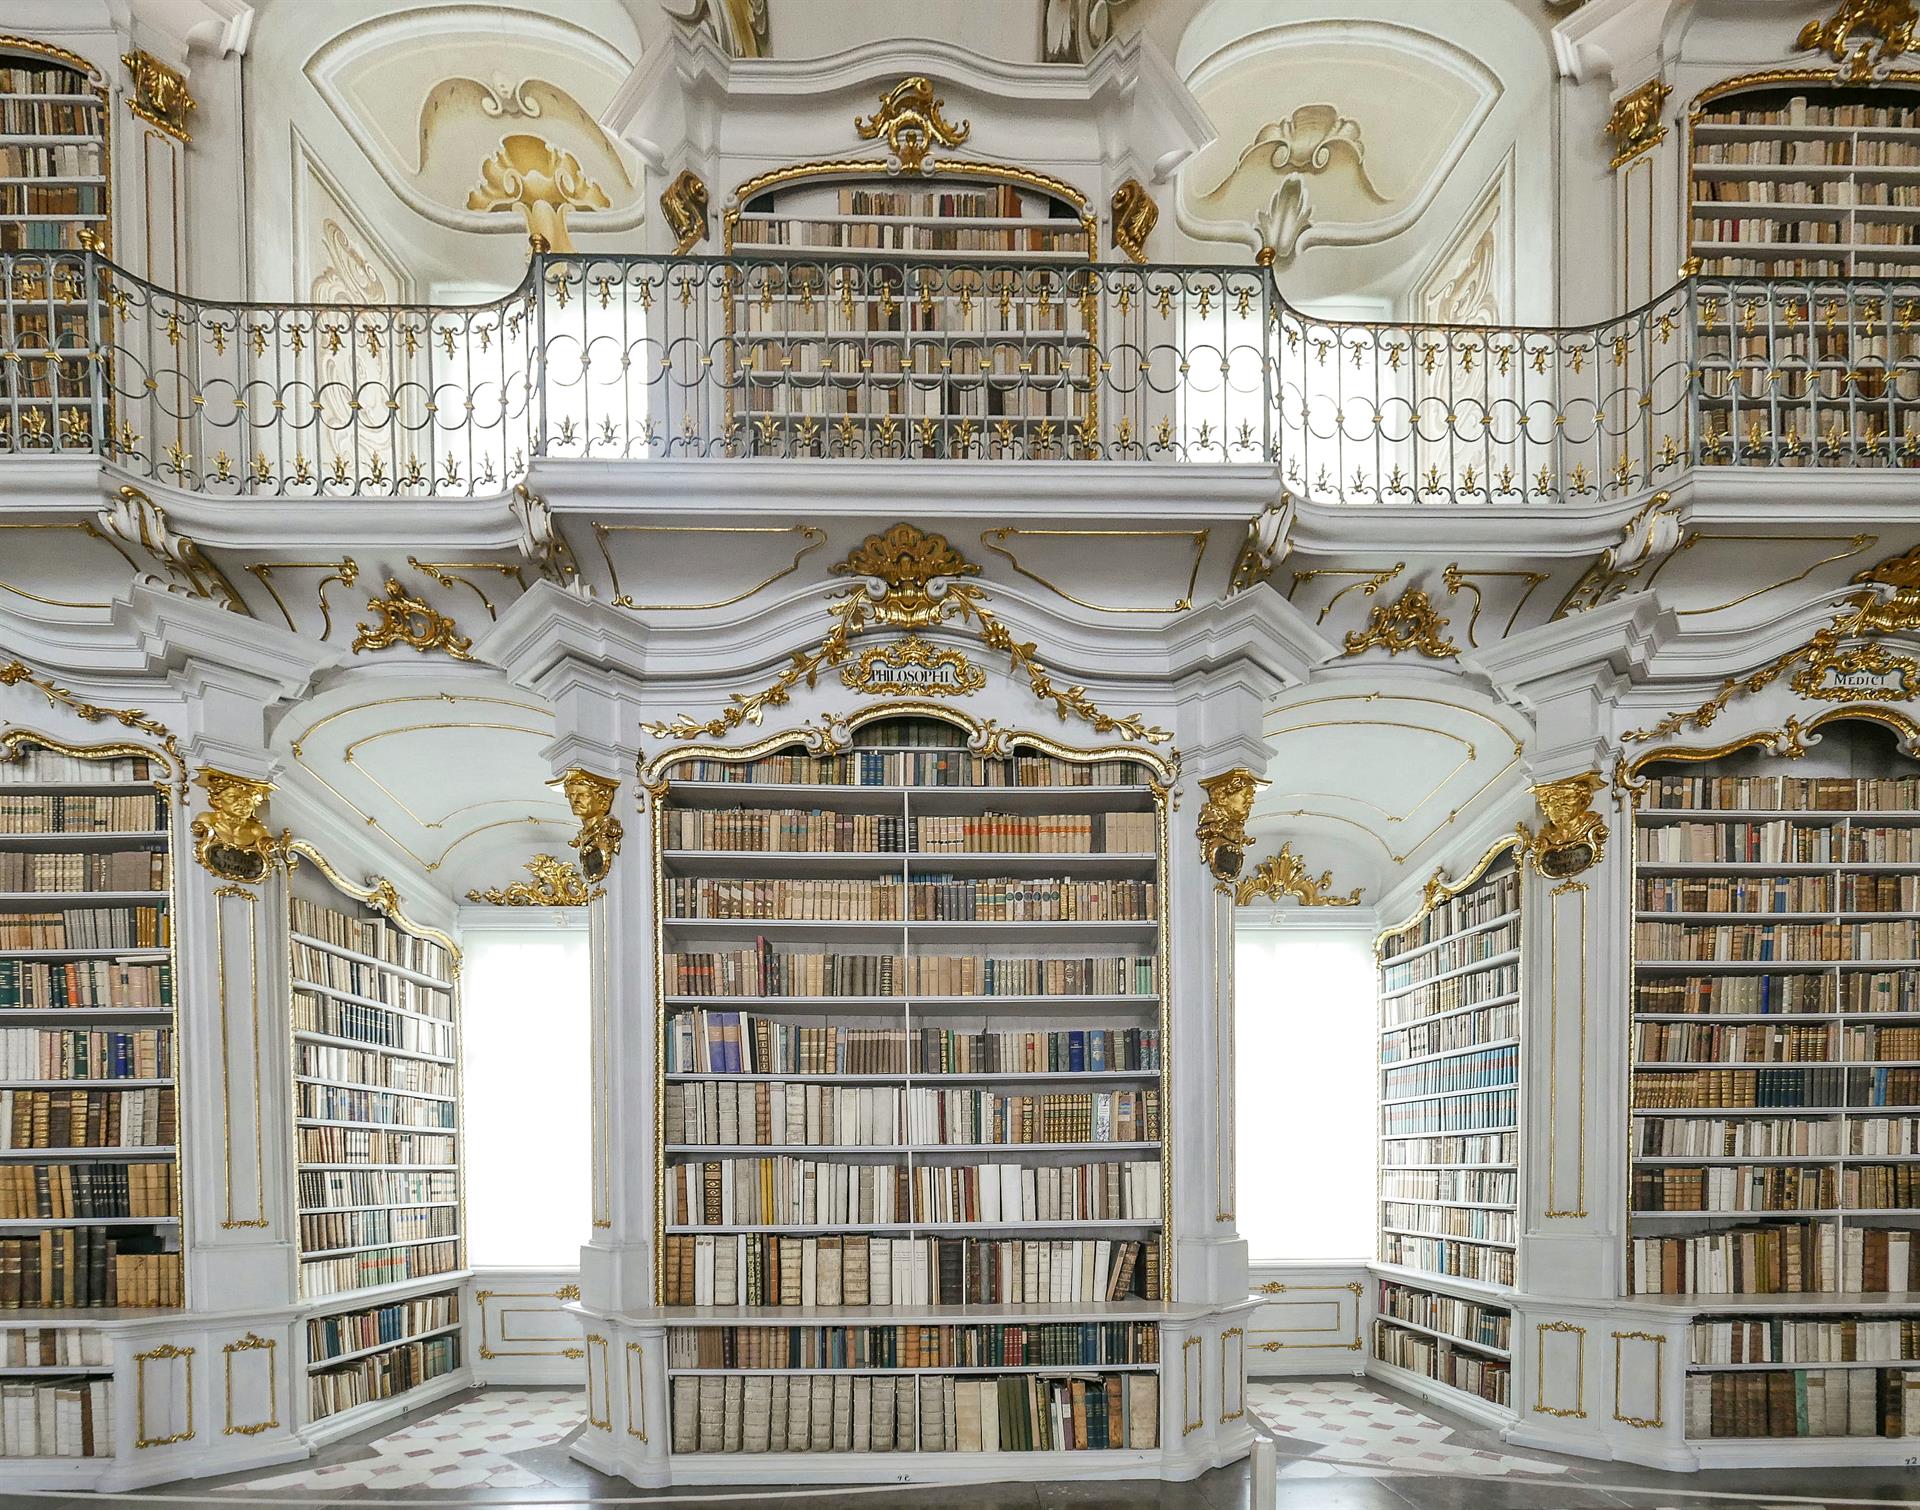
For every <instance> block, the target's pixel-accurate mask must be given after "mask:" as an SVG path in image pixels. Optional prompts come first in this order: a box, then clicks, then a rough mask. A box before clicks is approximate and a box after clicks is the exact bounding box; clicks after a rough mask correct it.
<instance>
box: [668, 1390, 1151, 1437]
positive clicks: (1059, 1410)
mask: <svg viewBox="0 0 1920 1510" xmlns="http://www.w3.org/2000/svg"><path fill="white" fill-rule="evenodd" d="M672 1415H673V1450H674V1451H675V1452H676V1453H696V1452H698V1453H722V1452H739V1453H757V1452H1088V1451H1114V1450H1120V1449H1135V1450H1140V1449H1145V1448H1151V1447H1158V1446H1159V1445H1160V1381H1159V1377H1158V1376H1157V1375H1155V1374H1151V1373H1132V1374H1108V1375H1104V1376H1103V1375H1098V1374H1096V1375H1092V1376H1090V1377H1088V1378H1078V1377H1075V1378H1071V1379H1056V1378H1049V1377H1046V1376H1043V1375H1036V1374H1009V1375H1003V1376H1002V1377H1000V1378H998V1379H976V1378H972V1377H968V1378H961V1379H956V1378H953V1377H952V1376H950V1375H949V1376H945V1377H942V1376H939V1375H930V1376H927V1377H923V1378H915V1377H913V1376H911V1375H909V1376H904V1377H902V1376H894V1375H886V1374H882V1375H878V1376H866V1375H863V1376H860V1377H853V1376H850V1375H846V1374H840V1375H831V1374H815V1375H811V1376H809V1375H805V1374H797V1375H788V1374H771V1375H769V1374H732V1375H727V1376H724V1377H723V1376H712V1377H706V1378H695V1377H692V1376H689V1375H684V1374H683V1375H681V1376H680V1377H678V1378H676V1379H675V1380H674V1381H673V1406H672Z"/></svg>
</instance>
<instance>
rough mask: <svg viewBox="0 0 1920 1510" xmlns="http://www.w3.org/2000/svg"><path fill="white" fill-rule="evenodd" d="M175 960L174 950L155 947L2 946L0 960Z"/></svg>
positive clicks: (140, 962) (130, 961) (123, 961)
mask: <svg viewBox="0 0 1920 1510" xmlns="http://www.w3.org/2000/svg"><path fill="white" fill-rule="evenodd" d="M172 958H173V950H171V949H169V948H160V947H154V946H140V947H133V948H126V949H116V948H100V949H15V948H12V947H10V946H9V945H5V944H0V960H6V959H18V960H36V961H38V960H49V961H52V960H99V961H100V962H101V963H103V964H114V963H117V964H158V963H160V962H161V961H164V960H170V959H172Z"/></svg>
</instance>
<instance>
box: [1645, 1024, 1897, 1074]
mask: <svg viewBox="0 0 1920 1510" xmlns="http://www.w3.org/2000/svg"><path fill="white" fill-rule="evenodd" d="M1890 1031H1892V1032H1896V1033H1913V1034H1915V1035H1916V1036H1917V1037H1920V1029H1911V1028H1910V1029H1892V1030H1890ZM1633 1039H1634V1057H1635V1058H1636V1059H1638V1060H1639V1061H1640V1062H1641V1063H1642V1064H1657V1063H1659V1062H1660V1061H1662V1060H1666V1061H1671V1062H1674V1063H1684V1062H1686V1061H1688V1060H1697V1059H1711V1060H1717V1061H1719V1062H1720V1063H1722V1064H1741V1063H1746V1064H1785V1063H1792V1062H1795V1061H1799V1060H1813V1061H1821V1060H1828V1059H1838V1058H1839V1057H1840V1024H1839V1023H1837V1022H1817V1023H1796V1024H1793V1025H1792V1026H1790V1027H1774V1026H1773V1025H1772V1024H1770V1023H1758V1024H1755V1023H1719V1022H1643V1023H1640V1024H1638V1025H1637V1026H1636V1027H1635V1028H1634V1030H1633ZM1895 1042H1896V1041H1890V1043H1889V1046H1890V1047H1892V1046H1895ZM1867 1057H1869V1058H1872V1057H1875V1056H1873V1055H1869V1056H1867ZM1886 1057H1887V1058H1889V1059H1911V1058H1914V1057H1916V1056H1915V1055H1912V1054H1889V1055H1887V1056H1886Z"/></svg>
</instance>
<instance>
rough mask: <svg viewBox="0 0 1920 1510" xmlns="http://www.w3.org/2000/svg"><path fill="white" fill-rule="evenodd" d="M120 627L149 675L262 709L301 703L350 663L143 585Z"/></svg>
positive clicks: (117, 608) (119, 611) (122, 609)
mask: <svg viewBox="0 0 1920 1510" xmlns="http://www.w3.org/2000/svg"><path fill="white" fill-rule="evenodd" d="M113 625H114V627H115V628H116V629H117V630H119V631H120V632H121V633H122V634H123V635H124V636H125V637H126V638H128V639H129V640H130V641H132V642H133V643H134V644H135V645H136V646H137V647H138V650H139V653H140V655H141V657H142V659H143V663H144V669H145V671H146V674H147V675H149V676H152V677H164V678H166V679H167V680H168V681H170V682H173V683H175V684H176V685H179V684H188V685H195V686H201V685H206V684H209V683H217V684H222V685H227V686H231V687H244V688H247V689H250V690H251V691H253V692H254V693H255V694H256V695H257V696H258V697H259V698H260V700H261V703H262V705H263V706H264V704H266V703H267V702H271V701H275V700H277V699H280V698H285V697H296V696H298V695H300V694H301V693H303V692H304V691H306V690H307V688H308V687H309V686H310V685H311V684H312V682H313V678H314V677H315V676H316V675H317V674H318V673H319V672H320V671H322V670H323V669H325V668H326V667H328V666H333V665H338V664H339V663H340V662H341V661H342V660H343V659H344V657H343V654H342V652H341V651H339V650H337V649H335V648H333V647H331V646H328V645H325V644H322V643H320V642H319V641H316V640H310V639H306V638H304V637H303V636H301V635H297V634H295V633H294V632H293V631H292V630H290V629H283V628H280V627H278V626H276V625H274V624H270V623H268V622H266V621H265V620H262V619H251V618H246V617H244V616H243V615H240V614H237V613H231V612H229V611H228V610H226V609H224V608H220V607H217V606H215V605H214V604H213V603H210V602H207V601H204V600H202V599H198V598H187V597H182V596H180V595H179V594H177V593H169V592H163V591H160V590H159V589H157V588H151V587H142V586H139V585H138V584H135V585H133V586H131V587H130V588H129V589H128V591H127V595H126V596H125V597H124V598H122V599H120V600H119V601H117V602H116V603H115V604H114V605H113Z"/></svg>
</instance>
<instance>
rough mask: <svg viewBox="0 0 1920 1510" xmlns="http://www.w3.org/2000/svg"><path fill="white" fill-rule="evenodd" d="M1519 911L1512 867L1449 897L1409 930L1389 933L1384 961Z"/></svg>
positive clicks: (1516, 875)
mask: <svg viewBox="0 0 1920 1510" xmlns="http://www.w3.org/2000/svg"><path fill="white" fill-rule="evenodd" d="M1519 910H1520V874H1519V872H1518V871H1517V870H1515V869H1513V868H1512V867H1508V868H1506V869H1505V870H1502V871H1501V872H1500V873H1499V874H1498V875H1494V876H1489V877H1486V878H1484V879H1483V880H1482V881H1481V882H1480V883H1479V884H1478V885H1476V886H1473V887H1471V888H1469V889H1468V890H1466V891H1463V892H1461V893H1460V895H1459V896H1457V897H1450V898H1448V899H1447V900H1446V901H1444V902H1442V903H1441V904H1440V905H1439V906H1438V907H1435V908H1434V909H1433V911H1431V912H1429V913H1428V914H1427V915H1426V916H1425V917H1423V918H1422V919H1420V921H1419V922H1417V923H1415V924H1413V925H1412V926H1411V927H1408V928H1402V929H1401V930H1400V931H1399V932H1397V933H1390V934H1388V935H1387V936H1386V937H1385V938H1384V939H1382V940H1381V948H1382V951H1383V957H1384V958H1385V959H1386V960H1388V961H1389V962H1390V961H1391V960H1392V959H1393V956H1394V955H1396V954H1402V953H1405V952H1406V951H1407V950H1409V949H1417V948H1420V947H1422V946H1424V945H1426V944H1432V943H1437V942H1438V941H1439V940H1441V939H1443V938H1450V937H1451V936H1452V935H1454V934H1456V933H1458V932H1460V930H1461V929H1463V928H1474V927H1478V926H1479V925H1480V924H1482V923H1491V922H1492V921H1493V920H1494V919H1495V918H1500V917H1505V916H1506V915H1507V914H1508V913H1510V912H1518V911H1519Z"/></svg>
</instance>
